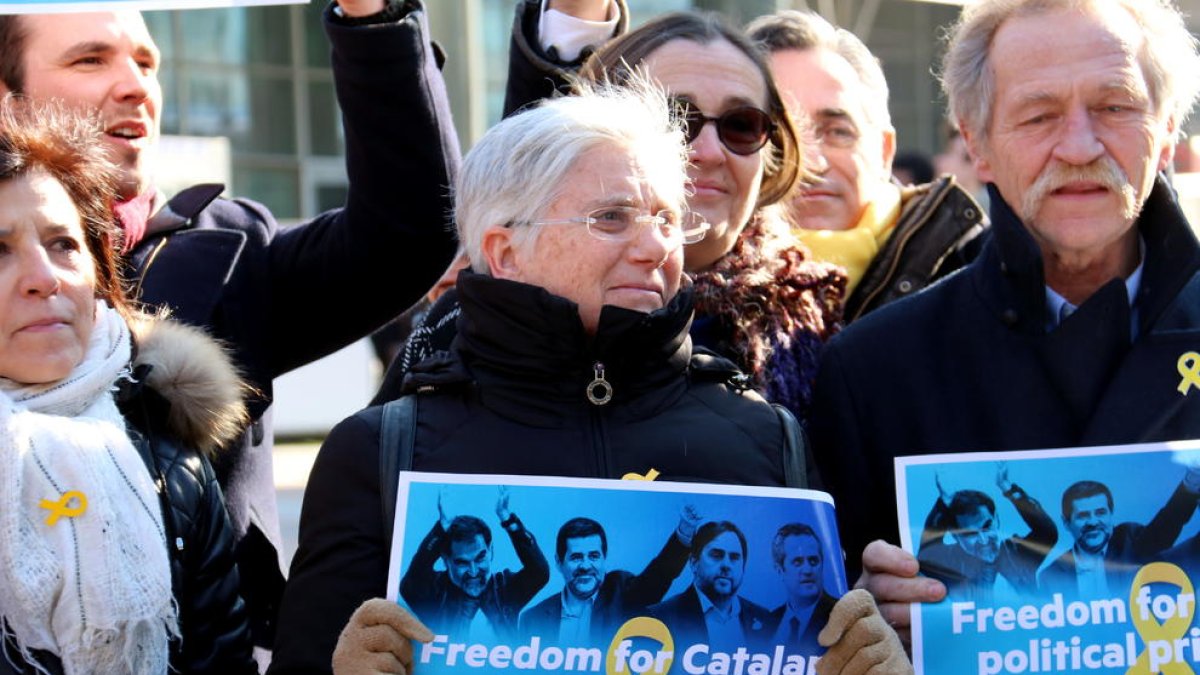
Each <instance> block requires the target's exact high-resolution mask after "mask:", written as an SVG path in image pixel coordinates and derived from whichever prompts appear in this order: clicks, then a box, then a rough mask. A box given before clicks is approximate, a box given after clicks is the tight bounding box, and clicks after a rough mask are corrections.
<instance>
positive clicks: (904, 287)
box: [896, 279, 913, 293]
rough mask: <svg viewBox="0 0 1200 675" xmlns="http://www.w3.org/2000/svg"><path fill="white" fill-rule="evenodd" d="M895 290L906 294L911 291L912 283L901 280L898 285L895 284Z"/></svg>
mask: <svg viewBox="0 0 1200 675" xmlns="http://www.w3.org/2000/svg"><path fill="white" fill-rule="evenodd" d="M896 289H897V290H899V291H900V292H901V293H908V292H909V291H911V290H912V289H913V282H911V281H909V280H908V279H901V280H900V283H898V284H896Z"/></svg>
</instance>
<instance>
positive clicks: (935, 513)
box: [917, 498, 949, 551]
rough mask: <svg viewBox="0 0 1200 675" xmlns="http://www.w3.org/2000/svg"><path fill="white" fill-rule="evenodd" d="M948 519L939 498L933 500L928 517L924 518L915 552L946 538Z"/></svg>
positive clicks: (947, 514)
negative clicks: (923, 525)
mask: <svg viewBox="0 0 1200 675" xmlns="http://www.w3.org/2000/svg"><path fill="white" fill-rule="evenodd" d="M948 517H949V513H948V511H947V509H946V505H945V504H943V503H942V500H941V498H938V499H935V500H934V501H933V508H932V509H930V510H929V515H928V516H925V527H924V528H923V529H922V530H921V542H920V544H918V546H917V551H923V550H925V547H926V546H930V545H932V544H936V543H938V542H941V541H942V540H943V539H944V538H945V537H946V532H947V530H946V526H947V525H948V523H947V522H946V521H947V519H948Z"/></svg>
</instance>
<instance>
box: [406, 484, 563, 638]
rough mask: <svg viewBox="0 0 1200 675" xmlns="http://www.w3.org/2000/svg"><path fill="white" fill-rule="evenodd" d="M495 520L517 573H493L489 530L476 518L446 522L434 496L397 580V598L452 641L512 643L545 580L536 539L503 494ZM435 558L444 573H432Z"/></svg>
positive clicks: (545, 567)
mask: <svg viewBox="0 0 1200 675" xmlns="http://www.w3.org/2000/svg"><path fill="white" fill-rule="evenodd" d="M496 517H497V518H499V519H500V527H502V528H504V532H505V534H507V535H508V538H509V540H510V541H511V542H512V545H513V550H515V551H516V553H517V559H518V560H520V561H521V568H520V569H517V570H511V569H506V570H503V571H501V572H497V573H495V574H493V573H492V530H491V528H489V527H488V526H487V524H486V523H484V522H483V521H482V520H480V519H479V518H476V517H475V516H455V517H454V519H453V520H451V519H449V518H447V517H446V513H445V511H443V509H442V501H441V497H440V496H439V497H438V520H437V522H435V523H434V524H433V529H432V530H430V531H429V534H427V535H425V539H424V540H422V541H421V546H420V548H418V549H417V552H416V554H415V555H413V558H412V562H410V563H409V566H408V569H407V570H405V572H404V577H403V578H401V579H400V595H401V596H403V598H404V601H405V602H407V603H408V606H409V607H410V608H412V610H413V612H415V613H416V615H417V617H418V618H420V620H421V621H423V622H425V624H426V625H428V626H430V627H431V628H432V629H433V630H435V631H438V632H440V633H445V634H447V635H449V636H450V637H451V639H453V640H457V641H462V642H467V641H469V640H472V641H476V642H484V641H487V640H488V639H498V640H512V639H515V638H516V633H517V617H518V616H519V615H520V612H521V610H522V609H524V607H525V605H526V604H527V603H528V602H529V601H530V599H532V598H533V596H534V595H537V592H538V591H540V590H542V586H545V585H546V582H547V581H549V580H550V566H549V565H547V564H546V557H545V556H544V555H542V549H541V548H539V547H538V544H537V540H535V539H534V538H533V534H532V533H531V532H529V530H526V529H525V525H524V524H523V523H522V522H521V520H520V519H519V518H517V514H515V513H513V512H512V511H510V510H509V508H508V492H507V490H503V489H502V490H501V493H500V499H499V500H498V501H497V502H496ZM439 558H440V559H441V561H442V564H443V565H444V566H445V568H446V569H445V570H444V571H438V570H435V569H434V563H436V562H437V560H438V559H439ZM489 632H490V633H492V634H491V635H488V633H489Z"/></svg>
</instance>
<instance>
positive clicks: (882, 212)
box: [793, 183, 900, 297]
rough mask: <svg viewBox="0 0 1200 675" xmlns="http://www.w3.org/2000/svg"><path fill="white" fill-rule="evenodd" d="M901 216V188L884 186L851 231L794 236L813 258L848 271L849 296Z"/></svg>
mask: <svg viewBox="0 0 1200 675" xmlns="http://www.w3.org/2000/svg"><path fill="white" fill-rule="evenodd" d="M899 217H900V188H899V187H897V186H895V185H892V184H891V183H884V184H882V185H881V186H880V188H879V190H877V191H876V193H875V198H874V199H872V200H871V202H870V203H869V204H867V208H865V209H863V214H862V217H861V218H859V219H858V222H857V223H855V224H854V227H852V228H850V229H848V230H805V229H803V228H794V229H793V233H794V234H795V235H796V237H797V238H798V239H800V241H802V242H804V245H805V246H807V247H808V250H810V251H812V254H813V258H815V259H817V260H823V261H825V262H831V263H833V264H835V265H838V266H839V267H842V268H844V269H845V270H846V276H847V277H848V280H847V282H846V297H850V294H851V293H853V292H854V287H855V286H857V285H858V282H859V281H862V277H863V275H864V274H866V272H867V267H869V266H870V265H871V261H872V260H874V259H875V254H877V253H879V249H880V248H882V247H883V245H884V244H885V243H886V242H887V240H888V237H890V236H892V230H893V229H895V225H896V220H897V219H898V218H899Z"/></svg>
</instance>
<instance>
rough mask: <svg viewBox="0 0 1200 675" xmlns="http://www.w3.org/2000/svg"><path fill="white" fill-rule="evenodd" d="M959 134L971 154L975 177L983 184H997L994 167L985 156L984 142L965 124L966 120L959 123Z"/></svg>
mask: <svg viewBox="0 0 1200 675" xmlns="http://www.w3.org/2000/svg"><path fill="white" fill-rule="evenodd" d="M958 128H959V132H960V133H961V134H962V138H963V143H965V144H966V145H967V152H968V153H970V154H971V163H972V164H974V166H975V175H976V177H978V178H979V181H980V182H982V183H994V182H996V180H995V178H994V176H993V175H992V165H991V162H989V161H988V159H987V157H986V156H984V152H983V151H984V149H985V148H984V142H983V141H982V140H981V139H980V138H979V137H978V136H976V135H975V132H974V131H973V130H972V129H971V128H970V127H969V125H967V124H966V123H965V121H964V120H961V119H960V120H959V121H958Z"/></svg>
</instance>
